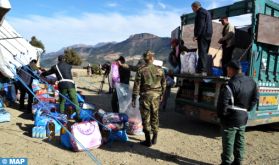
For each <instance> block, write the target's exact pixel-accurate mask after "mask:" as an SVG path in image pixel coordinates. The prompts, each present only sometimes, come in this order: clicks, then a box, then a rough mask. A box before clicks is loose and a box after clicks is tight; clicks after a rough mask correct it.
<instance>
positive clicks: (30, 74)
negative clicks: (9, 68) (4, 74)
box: [17, 60, 37, 113]
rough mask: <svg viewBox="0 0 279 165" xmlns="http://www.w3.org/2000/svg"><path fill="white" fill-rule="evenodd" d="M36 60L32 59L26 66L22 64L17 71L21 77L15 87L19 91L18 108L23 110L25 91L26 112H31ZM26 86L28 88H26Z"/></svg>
mask: <svg viewBox="0 0 279 165" xmlns="http://www.w3.org/2000/svg"><path fill="white" fill-rule="evenodd" d="M36 64H37V60H32V61H30V63H29V64H28V65H26V66H23V67H22V68H21V69H20V70H19V71H18V73H17V74H18V76H19V77H20V78H21V80H22V81H23V82H24V83H25V84H23V82H21V81H18V82H17V87H18V89H19V91H20V99H19V108H20V109H21V110H24V109H25V108H24V99H25V95H26V93H28V104H27V112H28V113H31V112H32V103H33V98H34V96H33V94H32V93H31V91H32V82H33V79H34V78H35V77H36V75H35V73H34V72H35V70H36V69H37V66H36ZM27 87H28V88H29V89H27Z"/></svg>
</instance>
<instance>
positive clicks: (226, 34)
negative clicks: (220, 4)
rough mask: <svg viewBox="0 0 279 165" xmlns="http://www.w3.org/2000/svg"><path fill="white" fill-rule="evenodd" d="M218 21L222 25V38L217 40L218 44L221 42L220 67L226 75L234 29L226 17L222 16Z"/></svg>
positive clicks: (233, 41)
mask: <svg viewBox="0 0 279 165" xmlns="http://www.w3.org/2000/svg"><path fill="white" fill-rule="evenodd" d="M219 21H220V22H221V23H222V25H223V26H224V28H223V31H222V36H223V37H222V38H221V39H220V40H219V44H222V50H223V55H222V60H221V63H222V69H223V75H224V76H226V75H227V64H228V63H229V62H230V61H231V60H232V53H233V50H234V46H235V29H234V26H233V25H232V24H231V23H229V19H228V17H223V18H221V19H219Z"/></svg>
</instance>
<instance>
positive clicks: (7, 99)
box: [0, 82, 16, 106]
mask: <svg viewBox="0 0 279 165" xmlns="http://www.w3.org/2000/svg"><path fill="white" fill-rule="evenodd" d="M0 95H1V97H2V99H3V102H4V104H5V105H6V106H9V105H11V104H13V103H14V102H15V101H16V91H15V86H14V84H13V83H12V82H9V83H0Z"/></svg>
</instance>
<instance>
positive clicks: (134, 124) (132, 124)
mask: <svg viewBox="0 0 279 165" xmlns="http://www.w3.org/2000/svg"><path fill="white" fill-rule="evenodd" d="M142 129H143V127H142V122H141V119H139V118H129V127H128V129H127V133H128V134H131V135H138V134H140V133H142Z"/></svg>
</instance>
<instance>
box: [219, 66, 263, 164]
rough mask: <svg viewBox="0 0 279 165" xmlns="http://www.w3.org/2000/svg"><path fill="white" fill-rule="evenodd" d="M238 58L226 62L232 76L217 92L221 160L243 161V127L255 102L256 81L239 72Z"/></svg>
mask: <svg viewBox="0 0 279 165" xmlns="http://www.w3.org/2000/svg"><path fill="white" fill-rule="evenodd" d="M240 70H241V67H240V63H239V61H231V62H229V63H228V64H227V74H228V76H229V77H230V78H231V79H230V80H229V82H228V84H226V85H225V86H224V87H223V89H222V90H221V92H220V96H219V100H218V105H217V110H218V117H219V118H220V121H221V125H222V142H223V152H222V155H221V158H222V164H223V165H225V164H228V165H229V164H242V161H243V159H244V147H245V137H244V133H245V127H246V124H247V120H248V113H247V111H251V110H252V109H253V108H254V106H255V105H256V103H257V102H258V90H257V84H256V82H255V81H254V80H253V79H252V78H250V77H247V76H244V75H242V74H241V73H240Z"/></svg>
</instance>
